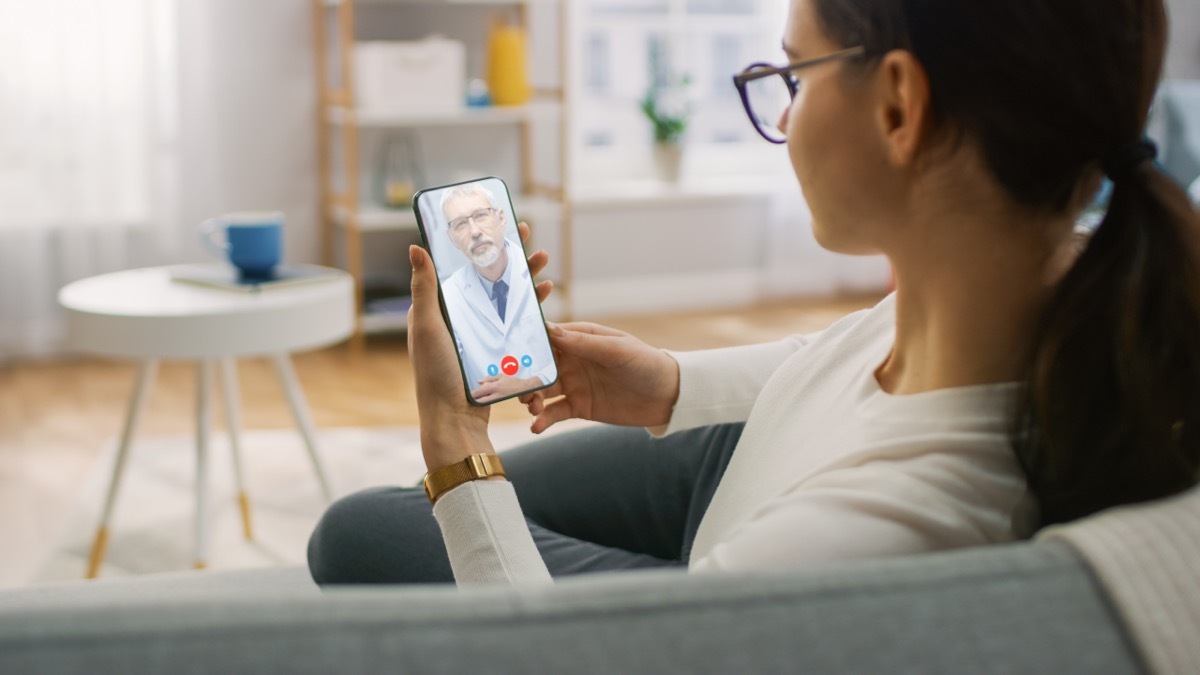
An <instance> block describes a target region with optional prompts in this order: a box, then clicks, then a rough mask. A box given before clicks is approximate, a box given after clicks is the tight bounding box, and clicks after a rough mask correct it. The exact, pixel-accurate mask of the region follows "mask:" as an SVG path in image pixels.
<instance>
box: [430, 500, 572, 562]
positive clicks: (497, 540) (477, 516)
mask: <svg viewBox="0 0 1200 675" xmlns="http://www.w3.org/2000/svg"><path fill="white" fill-rule="evenodd" d="M433 515H434V517H435V518H437V521H438V526H439V527H441V529H442V539H443V540H444V541H445V543H446V553H447V554H448V555H449V557H450V568H451V569H452V570H453V571H454V581H455V582H456V583H458V585H460V586H465V585H470V584H508V585H513V586H515V585H525V584H537V583H549V582H550V572H549V570H547V569H546V563H545V562H543V561H542V556H541V554H540V553H539V552H538V550H537V546H535V545H534V543H533V536H532V535H531V534H530V533H529V526H528V525H527V524H526V523H525V516H524V514H523V513H522V512H521V505H520V504H519V503H518V502H517V493H516V491H514V490H513V486H512V483H510V482H508V481H500V480H476V481H470V482H467V483H463V484H462V485H459V486H458V487H455V488H454V489H452V490H449V491H448V492H446V493H445V494H443V495H442V496H441V497H440V498H439V499H438V500H437V503H436V504H434V505H433Z"/></svg>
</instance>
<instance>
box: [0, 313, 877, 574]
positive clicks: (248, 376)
mask: <svg viewBox="0 0 1200 675" xmlns="http://www.w3.org/2000/svg"><path fill="white" fill-rule="evenodd" d="M878 299H879V298H878V296H856V297H842V298H836V299H828V300H806V301H795V302H790V303H787V304H777V305H768V306H760V307H754V308H750V309H745V310H730V311H719V312H703V313H690V314H679V315H666V316H664V315H655V316H650V317H644V316H643V317H629V318H619V319H611V318H610V319H606V320H605V321H604V323H605V324H607V325H609V326H613V327H615V328H619V329H621V330H625V331H628V332H630V333H632V334H634V335H637V336H638V337H640V338H642V339H644V340H646V341H647V342H649V343H650V344H653V345H656V346H660V347H663V348H667V349H680V350H685V349H704V348H710V347H721V346H729V345H737V344H749V343H755V342H763V341H768V340H773V339H778V338H780V337H782V336H784V335H789V334H792V333H798V332H808V331H813V330H819V329H820V328H823V327H824V326H826V325H828V324H829V323H830V322H832V321H833V320H835V319H836V318H838V317H840V316H843V315H845V314H846V313H848V312H850V311H853V310H855V309H859V308H862V307H867V306H870V305H872V304H874V303H875V302H877V301H878ZM294 362H295V365H296V371H297V373H298V376H299V378H300V381H301V384H302V386H303V388H304V391H305V394H306V396H307V398H308V402H309V405H310V407H311V409H312V413H313V418H314V421H315V422H316V424H317V425H318V426H323V427H332V426H391V425H412V424H416V422H417V418H416V406H415V400H414V392H413V384H412V377H411V371H410V369H409V362H408V357H407V353H406V350H405V347H404V343H403V341H402V340H401V339H396V338H372V339H371V340H370V341H369V342H368V348H367V349H366V350H365V352H363V353H360V354H354V353H352V352H351V350H350V349H349V348H348V347H346V346H344V345H343V346H339V347H333V348H330V349H325V350H320V351H316V352H311V353H307V354H298V355H296V356H295V357H294ZM136 370H137V368H136V364H133V363H131V362H127V361H110V360H98V359H62V360H52V361H32V362H25V363H16V364H13V363H9V364H0V547H2V549H0V550H3V553H2V554H0V587H7V586H16V585H23V584H25V583H26V582H27V580H28V579H29V577H30V575H31V574H32V573H33V571H34V570H35V569H36V567H37V566H38V565H39V564H40V561H41V560H42V558H43V556H44V555H45V554H46V551H47V548H48V546H49V545H50V544H51V543H52V542H53V541H54V537H55V535H56V533H57V531H58V529H59V527H60V526H61V521H62V519H63V518H64V517H65V516H66V514H67V512H68V509H69V508H70V507H71V505H72V503H73V499H74V494H75V492H76V490H77V489H78V487H79V486H80V485H81V484H82V482H83V481H84V479H85V477H86V475H87V472H88V471H89V469H90V468H91V467H92V465H93V463H94V462H95V460H96V458H97V457H98V456H99V455H100V453H101V452H102V451H103V450H104V448H105V447H106V446H107V445H110V444H111V443H112V440H113V439H114V438H115V436H116V435H117V434H118V433H119V432H120V429H121V424H122V422H123V419H124V415H125V408H126V404H127V401H128V398H129V395H130V393H131V391H132V388H133V381H134V376H135V374H136ZM238 375H239V379H240V384H241V396H242V406H243V426H244V427H245V428H248V429H254V428H284V427H289V426H291V425H292V419H291V416H290V414H289V413H288V409H287V406H286V404H285V402H284V399H283V396H282V392H281V390H280V389H279V386H278V383H277V381H276V380H275V377H274V372H273V370H272V369H271V366H270V363H269V362H268V361H266V360H262V359H247V360H242V361H239V363H238ZM194 387H195V380H194V369H193V367H192V366H191V365H190V364H187V363H183V362H170V363H164V364H163V365H162V367H161V369H160V372H159V376H158V379H157V381H156V382H155V385H154V388H153V390H152V391H151V393H150V398H149V401H148V402H147V406H146V409H145V411H144V413H143V416H142V420H141V423H140V424H139V427H138V429H137V433H138V435H139V436H143V437H145V436H153V435H165V434H186V433H191V432H193V430H194V416H195V402H194V401H195V399H194ZM216 417H217V420H218V424H219V423H220V415H217V416H216ZM492 418H493V419H494V420H503V421H516V420H523V419H527V418H528V415H527V414H526V413H525V410H524V408H523V407H522V406H520V404H518V403H516V402H515V401H512V402H504V403H500V404H497V405H496V406H495V407H494V409H493V416H492ZM135 449H136V446H135ZM134 456H136V455H134Z"/></svg>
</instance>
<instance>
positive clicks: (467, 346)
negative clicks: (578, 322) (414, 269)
mask: <svg viewBox="0 0 1200 675" xmlns="http://www.w3.org/2000/svg"><path fill="white" fill-rule="evenodd" d="M416 206H417V209H418V210H419V215H420V218H421V225H422V230H423V232H424V235H425V240H426V243H427V245H428V248H429V252H430V255H431V257H432V258H433V264H434V268H435V269H436V271H437V275H438V279H439V281H440V283H441V287H442V298H443V301H444V303H445V307H446V314H447V315H448V319H449V324H450V329H451V332H452V333H453V335H454V338H455V342H456V343H457V347H458V352H459V360H460V362H461V365H462V369H463V377H464V380H465V382H466V385H467V389H468V391H470V392H472V398H473V399H475V400H476V402H489V400H490V399H491V398H494V397H496V394H495V393H492V392H494V391H495V390H496V389H498V388H499V387H500V385H499V384H498V383H499V382H500V381H501V380H505V379H506V378H517V379H518V380H520V381H521V385H522V386H521V387H520V391H530V390H533V389H538V388H540V387H541V386H543V385H546V384H550V383H552V382H554V381H555V380H556V379H557V370H556V368H555V364H554V359H553V355H552V352H551V348H550V342H549V339H548V338H547V336H546V329H545V321H544V319H543V317H542V313H541V308H540V306H539V304H538V302H537V295H536V292H535V290H534V285H533V279H532V278H531V276H530V273H529V265H528V262H527V260H526V256H525V252H524V249H523V247H522V246H521V240H520V235H519V233H518V231H517V221H516V219H515V218H514V217H513V215H512V213H513V210H512V203H511V200H510V198H509V195H508V190H507V188H506V187H505V185H504V182H503V181H501V180H500V179H498V178H484V179H480V180H478V181H471V182H467V183H461V184H458V185H451V186H447V187H444V188H437V189H433V190H427V191H424V192H421V193H420V194H419V196H418V197H417V205H416ZM533 378H537V380H534V379H533ZM508 384H510V385H512V386H516V384H517V383H508ZM515 393H516V390H512V389H511V387H510V388H509V389H505V390H504V397H508V396H511V395H514V394H515ZM476 394H477V395H476ZM496 400H498V398H497V399H496Z"/></svg>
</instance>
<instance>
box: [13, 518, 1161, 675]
mask: <svg viewBox="0 0 1200 675" xmlns="http://www.w3.org/2000/svg"><path fill="white" fill-rule="evenodd" d="M194 581H196V579H195V578H193V579H192V580H190V581H189V582H194ZM138 584H139V581H138V580H134V581H127V582H113V584H112V585H110V586H109V587H108V588H106V589H102V590H99V591H98V590H97V588H98V586H97V585H88V584H85V583H82V582H81V583H79V584H77V585H76V586H77V588H76V591H77V592H76V593H73V594H68V593H62V591H63V590H64V588H63V587H60V588H58V589H57V590H56V592H55V594H53V595H50V594H45V593H43V594H37V593H28V592H23V591H18V592H5V593H0V672H89V673H107V672H113V673H116V672H139V673H158V672H162V673H167V672H171V673H174V672H179V671H180V670H181V669H185V670H186V669H195V668H196V667H200V668H202V669H203V670H206V671H214V672H239V673H257V672H272V673H274V672H314V673H315V672H380V671H385V670H386V671H395V670H403V671H414V672H426V671H439V672H539V671H540V672H545V671H549V672H646V671H654V672H680V671H689V672H735V671H758V672H762V671H792V672H795V671H799V672H828V671H843V672H845V671H854V672H868V671H875V672H891V673H897V672H931V671H947V672H962V671H971V670H989V671H1012V672H1015V671H1038V672H1055V671H1071V672H1089V673H1109V672H1131V671H1135V670H1137V669H1138V661H1137V658H1136V655H1135V652H1134V651H1133V650H1132V649H1131V648H1130V646H1129V645H1128V642H1127V640H1126V637H1125V634H1124V632H1123V629H1122V628H1121V626H1120V625H1119V623H1118V622H1117V620H1116V619H1115V618H1114V617H1113V615H1112V614H1111V613H1110V611H1109V608H1108V605H1107V603H1106V600H1105V598H1104V597H1103V595H1102V594H1101V592H1100V591H1099V589H1098V587H1097V586H1096V585H1095V583H1094V582H1093V581H1092V579H1091V577H1090V576H1089V574H1088V573H1087V570H1086V568H1085V566H1084V565H1083V563H1082V562H1081V561H1080V559H1079V558H1078V557H1077V556H1076V554H1075V553H1074V552H1073V550H1072V549H1071V548H1070V547H1069V546H1067V545H1066V544H1063V543H1061V542H1041V543H1037V544H1019V545H1007V546H998V547H993V548H988V549H978V550H971V551H959V552H952V553H943V554H932V555H925V556H915V557H904V558H893V559H881V560H874V561H863V562H859V563H854V564H848V565H842V566H839V567H836V568H834V567H830V568H824V569H812V570H806V571H802V572H791V573H786V574H778V573H777V574H755V575H746V574H738V575H715V574H714V575H687V574H684V573H681V572H675V571H651V572H636V573H623V574H610V575H595V576H589V577H577V578H572V579H569V580H564V581H560V582H559V583H557V584H555V585H553V586H548V587H539V588H528V589H519V588H518V589H514V588H508V587H505V588H476V589H469V590H463V591H459V590H456V589H454V588H453V587H445V586H426V587H419V586H410V587H402V586H392V587H343V588H334V589H329V590H326V591H325V592H323V593H313V592H311V589H306V588H304V587H303V585H302V584H298V585H296V586H294V587H292V588H290V589H283V588H281V587H276V588H274V590H263V591H254V590H250V591H248V590H246V589H245V588H234V587H219V585H214V587H213V588H212V589H210V590H207V591H206V590H205V589H204V587H203V586H202V585H198V584H194V583H193V584H192V585H191V586H190V587H189V588H187V589H182V590H180V589H179V588H176V589H175V590H172V589H171V587H170V586H169V585H160V586H159V587H158V588H157V590H156V592H154V593H149V592H147V593H143V592H133V591H130V592H128V593H124V594H114V593H113V592H112V591H113V590H114V589H116V588H117V587H118V586H122V585H125V586H126V587H127V588H129V589H131V588H132V587H133V586H136V585H138Z"/></svg>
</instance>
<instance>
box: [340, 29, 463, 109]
mask: <svg viewBox="0 0 1200 675" xmlns="http://www.w3.org/2000/svg"><path fill="white" fill-rule="evenodd" d="M465 52H466V50H465V48H464V47H463V44H462V43H461V42H458V41H457V40H450V39H447V38H444V37H441V36H431V37H427V38H425V39H422V40H416V41H412V42H358V43H355V45H354V96H355V99H356V101H355V102H356V105H357V107H359V108H371V109H382V110H394V111H405V112H407V111H414V112H418V111H419V112H428V111H434V110H446V109H457V108H461V107H462V106H463V105H464V102H465V100H466V91H465V89H466V53H465Z"/></svg>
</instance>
